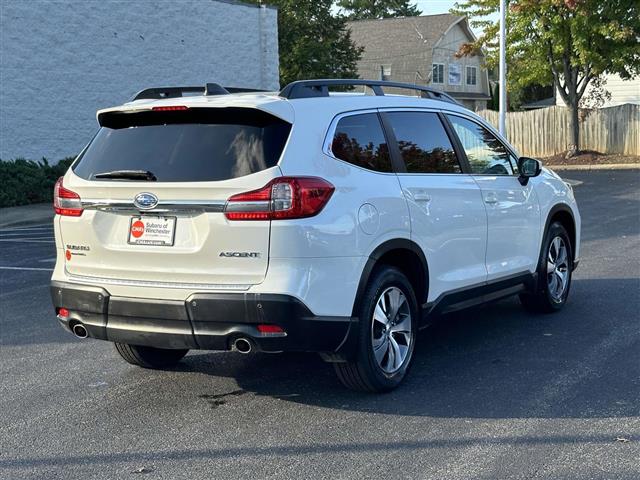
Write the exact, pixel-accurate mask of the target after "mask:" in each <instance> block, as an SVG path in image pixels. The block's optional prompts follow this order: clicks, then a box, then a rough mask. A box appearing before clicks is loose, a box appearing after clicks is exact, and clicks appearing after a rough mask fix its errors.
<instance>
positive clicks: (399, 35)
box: [347, 13, 473, 82]
mask: <svg viewBox="0 0 640 480" xmlns="http://www.w3.org/2000/svg"><path fill="white" fill-rule="evenodd" d="M459 22H462V23H463V25H464V26H463V28H465V29H466V30H467V32H468V34H469V35H470V36H471V38H473V33H472V32H471V30H470V29H469V28H468V26H467V23H466V18H465V17H462V16H458V15H452V14H450V13H443V14H440V15H424V16H420V17H399V18H384V19H376V20H359V21H354V22H348V23H347V25H348V27H349V29H350V30H351V39H352V40H353V41H354V42H355V43H356V45H359V46H362V47H365V51H364V53H363V55H362V59H361V60H360V62H359V63H358V68H359V71H360V76H361V77H363V78H367V77H369V78H371V77H373V78H378V77H379V68H380V65H393V66H392V69H393V70H395V71H396V72H402V73H406V81H409V82H414V81H415V78H414V75H415V64H416V62H419V64H421V65H423V66H430V65H431V56H432V50H433V47H434V46H435V45H436V44H437V43H438V41H439V40H440V39H441V38H442V37H443V36H444V35H445V34H446V33H447V32H448V30H449V29H450V28H451V27H453V25H455V24H457V23H459ZM369 70H371V72H369ZM403 70H406V72H403ZM409 70H411V71H409ZM429 71H430V67H429ZM394 76H395V75H394Z"/></svg>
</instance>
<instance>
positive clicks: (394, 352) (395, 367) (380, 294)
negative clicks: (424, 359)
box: [333, 265, 418, 392]
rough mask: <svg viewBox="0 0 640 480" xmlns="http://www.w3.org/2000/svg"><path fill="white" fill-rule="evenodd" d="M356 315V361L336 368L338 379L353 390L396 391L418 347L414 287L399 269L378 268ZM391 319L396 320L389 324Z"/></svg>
mask: <svg viewBox="0 0 640 480" xmlns="http://www.w3.org/2000/svg"><path fill="white" fill-rule="evenodd" d="M383 298H384V300H383ZM403 298H404V301H403ZM380 302H382V303H380ZM394 303H395V304H396V305H399V308H395V311H396V315H393V304H394ZM383 305H384V306H386V310H385V308H383ZM376 307H378V311H377V312H376ZM356 312H357V314H358V318H359V319H360V321H359V322H358V329H359V330H358V338H357V342H356V343H357V348H356V352H355V357H354V359H353V360H352V361H348V362H345V363H334V364H333V365H334V369H335V371H336V374H337V375H338V379H339V380H340V382H342V384H343V385H344V386H345V387H347V388H350V389H352V390H357V391H363V392H387V391H390V390H393V389H394V388H396V387H397V386H398V385H399V384H400V382H402V380H403V378H404V377H405V376H406V374H407V372H408V370H409V367H410V365H411V360H412V358H413V352H414V348H415V343H416V333H417V326H418V322H417V320H418V304H417V301H416V296H415V293H414V291H413V287H412V286H411V283H409V280H407V277H406V276H405V275H404V274H403V273H402V272H401V271H400V270H398V269H397V268H394V267H390V266H386V265H385V266H382V267H379V268H377V269H376V270H374V272H373V274H372V276H371V278H370V280H369V283H368V285H367V288H366V289H365V292H364V294H363V296H362V299H361V301H360V303H359V305H358V306H357V310H356ZM374 312H375V317H374ZM391 315H393V316H394V318H393V319H391V320H390V319H389V316H391ZM374 345H375V346H377V347H374ZM376 352H377V355H376Z"/></svg>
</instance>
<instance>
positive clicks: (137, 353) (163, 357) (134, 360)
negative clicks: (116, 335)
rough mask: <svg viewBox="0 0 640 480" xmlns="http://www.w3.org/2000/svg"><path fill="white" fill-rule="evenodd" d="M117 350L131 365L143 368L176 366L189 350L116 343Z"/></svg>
mask: <svg viewBox="0 0 640 480" xmlns="http://www.w3.org/2000/svg"><path fill="white" fill-rule="evenodd" d="M114 346H115V347H116V352H118V353H119V354H120V356H121V357H122V358H123V359H124V360H125V361H126V362H127V363H130V364H131V365H137V366H138V367H142V368H169V367H173V366H175V365H176V364H177V363H178V362H179V361H180V360H181V359H182V357H184V356H185V355H186V354H187V352H188V351H189V350H171V349H165V348H155V347H143V346H141V345H128V344H126V343H114Z"/></svg>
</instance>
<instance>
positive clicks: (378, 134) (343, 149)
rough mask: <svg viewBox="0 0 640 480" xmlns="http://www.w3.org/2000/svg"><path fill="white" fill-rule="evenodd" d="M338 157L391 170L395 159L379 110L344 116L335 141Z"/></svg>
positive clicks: (337, 128)
mask: <svg viewBox="0 0 640 480" xmlns="http://www.w3.org/2000/svg"><path fill="white" fill-rule="evenodd" d="M331 151H332V152H333V154H334V155H335V157H336V158H339V159H340V160H344V161H345V162H349V163H352V164H354V165H357V166H359V167H362V168H367V169H369V170H375V171H377V172H391V171H392V169H391V160H390V158H389V149H388V147H387V141H386V140H385V138H384V133H383V131H382V126H381V125H380V119H379V118H378V115H377V114H375V113H363V114H361V115H350V116H347V117H343V118H341V119H340V120H339V121H338V124H337V125H336V131H335V134H334V136H333V142H332V143H331Z"/></svg>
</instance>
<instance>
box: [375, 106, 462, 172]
mask: <svg viewBox="0 0 640 480" xmlns="http://www.w3.org/2000/svg"><path fill="white" fill-rule="evenodd" d="M385 116H386V118H388V120H389V123H390V124H391V128H392V129H393V133H394V135H395V137H396V140H397V142H398V148H399V149H400V153H401V155H402V159H403V160H404V163H405V166H406V167H407V172H408V173H461V172H462V169H461V168H460V163H459V162H458V158H457V156H456V153H455V151H454V150H453V146H452V145H451V140H449V136H448V135H447V132H446V131H445V129H444V127H443V125H442V122H441V121H440V117H438V114H437V113H433V112H389V113H385Z"/></svg>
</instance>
